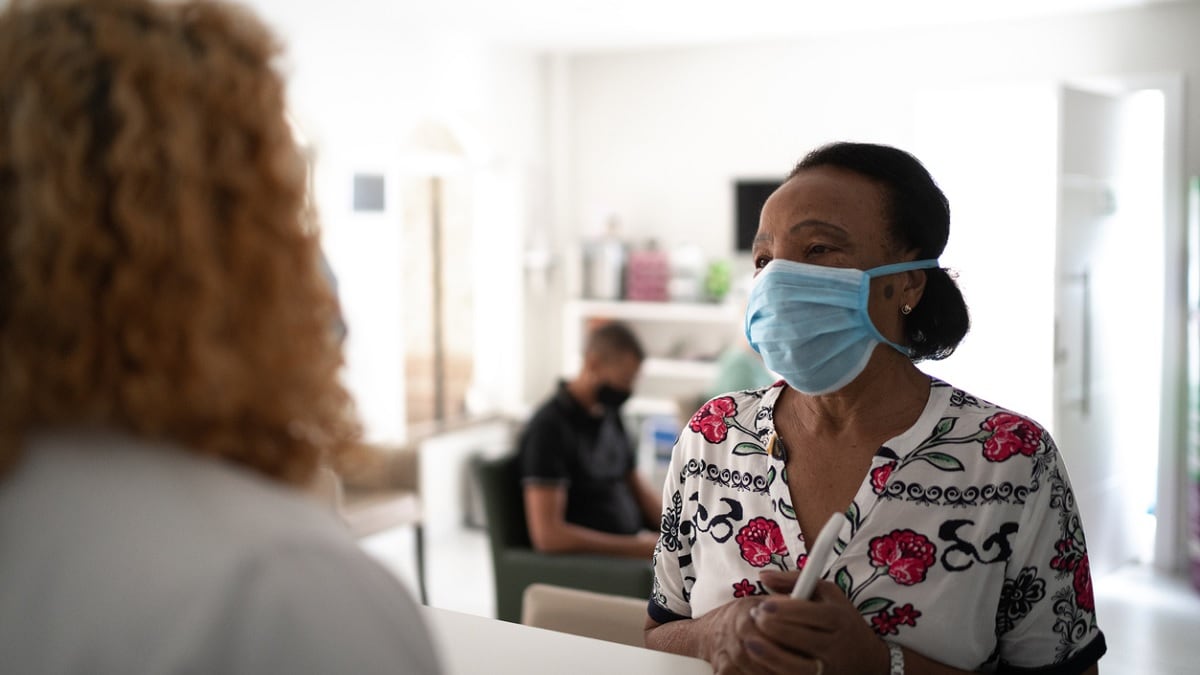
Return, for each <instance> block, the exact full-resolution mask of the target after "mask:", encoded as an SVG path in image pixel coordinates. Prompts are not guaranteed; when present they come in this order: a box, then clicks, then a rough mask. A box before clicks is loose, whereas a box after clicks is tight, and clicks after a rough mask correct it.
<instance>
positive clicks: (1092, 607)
mask: <svg viewBox="0 0 1200 675" xmlns="http://www.w3.org/2000/svg"><path fill="white" fill-rule="evenodd" d="M1074 585H1075V604H1076V605H1078V606H1079V609H1082V610H1086V611H1088V612H1094V611H1096V596H1095V595H1094V594H1093V593H1092V566H1091V564H1090V563H1089V562H1088V557H1087V554H1086V553H1085V554H1084V555H1083V559H1082V560H1080V561H1079V565H1078V566H1076V567H1075V584H1074Z"/></svg>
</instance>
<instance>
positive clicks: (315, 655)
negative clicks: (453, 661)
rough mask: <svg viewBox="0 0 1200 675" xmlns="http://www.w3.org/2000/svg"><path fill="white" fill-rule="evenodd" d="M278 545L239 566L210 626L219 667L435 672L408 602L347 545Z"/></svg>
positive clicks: (390, 674) (425, 634) (389, 674)
mask: <svg viewBox="0 0 1200 675" xmlns="http://www.w3.org/2000/svg"><path fill="white" fill-rule="evenodd" d="M351 546H352V545H347V547H346V549H345V550H343V549H342V548H341V547H338V546H332V545H326V544H306V545H295V546H280V547H275V548H274V549H273V550H271V551H269V552H266V553H264V554H262V555H260V556H259V557H258V558H256V559H254V560H253V561H251V562H250V563H248V564H247V565H245V567H244V569H242V570H240V571H239V573H238V574H237V577H236V578H235V579H234V580H233V583H232V584H231V587H230V588H229V589H228V593H229V596H230V598H231V604H230V605H229V607H230V609H229V611H228V615H227V616H225V617H221V620H220V621H219V622H218V626H217V627H216V631H217V638H216V639H215V640H214V641H215V642H217V643H218V644H216V645H214V647H219V649H216V650H214V654H216V655H219V656H217V658H219V659H220V663H218V664H214V666H215V668H214V669H213V670H211V671H209V672H222V673H247V674H249V673H296V674H304V673H314V674H316V673H365V674H371V673H378V674H379V675H395V674H396V673H413V674H425V673H430V674H433V673H438V672H440V670H439V667H438V662H437V661H438V660H437V655H436V653H435V651H434V647H433V643H432V642H431V639H430V634H429V631H428V630H427V629H426V627H425V625H424V621H423V620H422V617H421V614H420V612H419V610H418V608H417V606H416V604H415V603H414V602H413V601H412V599H411V598H410V597H409V595H408V593H407V592H405V590H404V588H403V587H402V586H401V585H400V584H399V582H398V581H397V580H396V579H395V578H394V577H392V576H391V575H390V574H389V573H388V572H387V571H385V570H384V569H382V568H381V567H380V566H379V565H378V564H377V563H375V562H374V561H373V560H371V559H369V558H368V557H366V555H365V554H363V553H361V552H360V551H358V550H357V549H354V548H351Z"/></svg>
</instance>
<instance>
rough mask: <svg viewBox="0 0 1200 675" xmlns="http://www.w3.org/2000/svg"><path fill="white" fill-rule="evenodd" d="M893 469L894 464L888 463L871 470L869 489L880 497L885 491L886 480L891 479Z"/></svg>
mask: <svg viewBox="0 0 1200 675" xmlns="http://www.w3.org/2000/svg"><path fill="white" fill-rule="evenodd" d="M895 468H896V463H895V462H888V463H887V464H884V465H883V466H879V467H875V468H874V469H871V487H872V488H874V489H875V494H877V495H881V494H883V491H884V490H886V489H887V482H888V479H889V478H891V477H892V469H895Z"/></svg>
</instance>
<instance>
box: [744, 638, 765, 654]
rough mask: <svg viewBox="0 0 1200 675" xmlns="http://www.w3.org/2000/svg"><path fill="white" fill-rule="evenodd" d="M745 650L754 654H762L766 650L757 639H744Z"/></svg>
mask: <svg viewBox="0 0 1200 675" xmlns="http://www.w3.org/2000/svg"><path fill="white" fill-rule="evenodd" d="M745 645H746V651H748V652H750V653H751V654H753V655H755V656H762V655H763V654H764V653H765V652H766V651H767V650H766V648H765V647H763V644H762V643H761V642H759V641H758V640H746V642H745Z"/></svg>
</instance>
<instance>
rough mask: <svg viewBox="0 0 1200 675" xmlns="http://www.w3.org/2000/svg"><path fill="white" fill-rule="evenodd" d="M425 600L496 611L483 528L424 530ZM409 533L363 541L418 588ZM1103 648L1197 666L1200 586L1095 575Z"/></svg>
mask: <svg viewBox="0 0 1200 675" xmlns="http://www.w3.org/2000/svg"><path fill="white" fill-rule="evenodd" d="M426 539H427V541H426V554H427V556H428V558H427V569H428V572H427V575H428V576H427V579H426V584H427V587H428V590H429V604H431V605H432V606H434V607H441V608H444V609H452V610H455V611H459V612H466V613H469V614H477V615H479V616H489V617H490V616H493V615H494V613H495V600H494V598H493V597H492V592H493V585H492V584H493V582H492V572H491V567H490V564H491V563H490V558H489V556H490V555H491V553H490V552H489V551H488V545H487V537H486V535H485V534H484V533H483V532H482V531H481V530H472V529H465V528H460V529H457V530H446V531H442V532H435V533H433V534H431V535H427V537H426ZM412 542H413V539H412V534H411V532H410V531H407V530H399V531H396V532H392V533H387V534H383V535H379V536H377V537H373V538H372V539H370V540H368V541H366V542H364V548H366V549H367V550H368V552H370V553H372V554H373V555H375V556H376V557H378V558H379V559H380V560H381V561H382V562H383V563H384V564H385V565H387V566H388V567H389V568H390V569H392V570H393V571H394V572H395V573H396V574H397V576H399V577H400V579H401V580H403V581H404V582H405V583H407V584H408V585H409V587H410V588H415V578H416V576H415V566H414V558H413V543H412ZM1095 587H1096V605H1097V614H1098V617H1099V620H1100V625H1101V627H1102V628H1103V629H1104V633H1105V638H1106V639H1107V641H1108V655H1107V656H1105V657H1104V659H1103V660H1101V662H1100V666H1101V670H1102V672H1104V673H1105V674H1106V675H1110V674H1114V675H1196V674H1197V673H1200V594H1198V593H1197V592H1196V591H1195V590H1193V589H1192V587H1191V586H1190V585H1189V584H1188V583H1187V582H1185V581H1184V580H1182V579H1176V578H1172V577H1166V576H1163V575H1160V574H1157V573H1155V572H1153V571H1151V570H1150V569H1149V568H1146V567H1140V566H1131V567H1127V568H1122V569H1121V570H1119V571H1117V572H1115V573H1112V574H1109V575H1106V576H1103V577H1099V578H1097V579H1096V580H1095Z"/></svg>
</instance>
